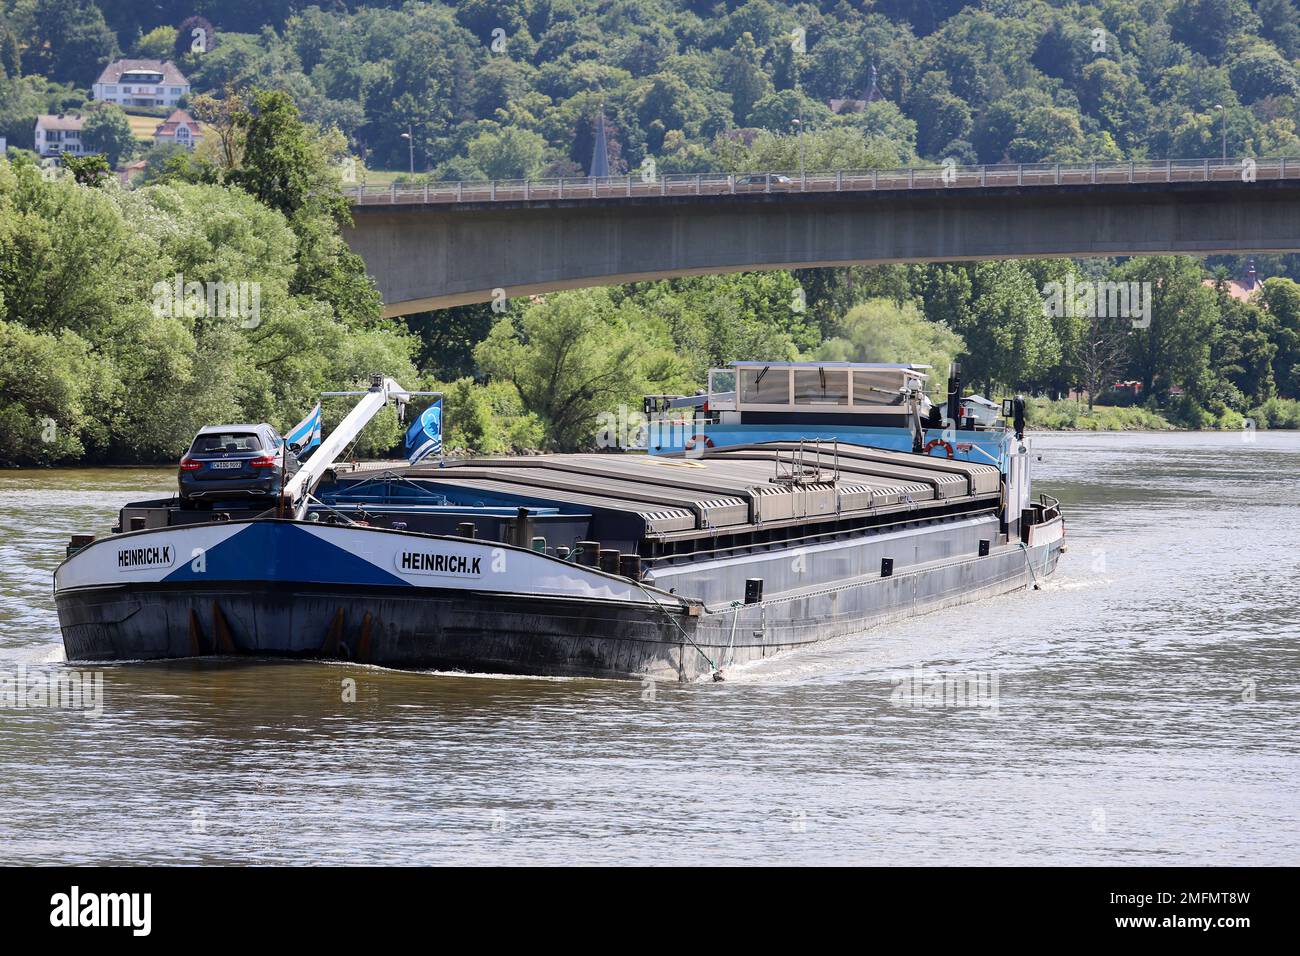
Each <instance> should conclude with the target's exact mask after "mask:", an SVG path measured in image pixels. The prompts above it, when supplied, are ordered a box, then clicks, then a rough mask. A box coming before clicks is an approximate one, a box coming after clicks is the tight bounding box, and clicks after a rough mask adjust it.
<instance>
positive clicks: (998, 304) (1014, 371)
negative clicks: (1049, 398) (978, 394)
mask: <svg viewBox="0 0 1300 956" xmlns="http://www.w3.org/2000/svg"><path fill="white" fill-rule="evenodd" d="M957 330H958V331H959V332H960V333H961V334H962V335H963V337H964V338H965V340H966V349H967V355H968V356H969V360H970V361H969V368H968V373H967V374H968V379H969V380H970V381H972V382H982V383H983V384H984V388H985V391H986V392H989V393H992V392H993V391H994V389H995V386H997V385H1007V386H1017V385H1024V384H1027V383H1033V382H1042V381H1043V380H1045V379H1046V377H1047V376H1048V373H1049V370H1050V369H1051V368H1052V366H1054V365H1055V364H1056V363H1057V362H1059V361H1060V357H1061V348H1060V343H1059V342H1058V341H1057V340H1056V335H1055V332H1054V330H1053V328H1052V322H1051V319H1050V317H1049V316H1047V315H1046V314H1045V310H1044V308H1043V299H1042V297H1041V296H1040V294H1039V291H1038V289H1037V287H1036V285H1035V283H1034V278H1033V276H1032V275H1031V274H1030V273H1029V272H1028V271H1027V270H1026V269H1025V268H1024V267H1023V266H1022V265H1021V264H1020V263H1018V262H981V263H978V264H977V265H976V266H975V267H974V269H973V270H972V272H971V297H970V302H969V306H968V311H967V313H966V315H965V317H964V320H963V321H962V322H961V323H960V324H959V325H958V326H957Z"/></svg>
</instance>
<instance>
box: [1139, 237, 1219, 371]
mask: <svg viewBox="0 0 1300 956" xmlns="http://www.w3.org/2000/svg"><path fill="white" fill-rule="evenodd" d="M1118 276H1119V278H1120V279H1121V280H1123V281H1128V282H1138V283H1147V284H1148V285H1146V286H1145V288H1146V289H1147V290H1149V293H1150V295H1151V323H1150V325H1148V326H1146V327H1145V328H1142V327H1135V328H1134V329H1133V330H1132V332H1131V333H1130V334H1129V361H1130V367H1131V368H1132V370H1133V373H1134V374H1135V375H1136V376H1137V378H1138V380H1139V381H1141V382H1142V394H1143V395H1152V394H1164V393H1167V392H1168V391H1169V388H1170V386H1172V385H1182V386H1184V387H1186V388H1188V389H1189V391H1194V392H1196V393H1197V394H1199V395H1201V396H1204V395H1206V394H1207V393H1208V386H1209V384H1210V380H1209V346H1210V338H1211V332H1212V330H1213V329H1214V326H1215V323H1216V322H1217V320H1218V317H1219V315H1218V308H1217V306H1216V304H1215V297H1214V292H1213V291H1212V290H1211V289H1207V288H1205V287H1204V286H1202V285H1201V268H1200V264H1199V263H1198V262H1197V261H1196V260H1195V259H1192V258H1190V257H1187V256H1141V257H1138V258H1136V259H1131V260H1129V262H1127V263H1126V264H1125V265H1124V266H1123V267H1122V268H1121V269H1120V270H1119V273H1118Z"/></svg>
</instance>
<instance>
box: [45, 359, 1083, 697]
mask: <svg viewBox="0 0 1300 956" xmlns="http://www.w3.org/2000/svg"><path fill="white" fill-rule="evenodd" d="M718 371H719V372H720V373H722V374H719V375H718V376H716V377H715V376H712V375H711V377H710V387H709V389H708V390H706V391H703V392H702V393H701V394H700V395H698V396H656V397H655V398H654V399H652V400H648V402H647V410H648V411H650V412H651V413H652V417H651V420H650V422H649V423H648V425H647V427H646V428H645V429H643V432H644V434H643V435H642V436H641V440H640V441H639V442H634V443H639V444H641V445H642V446H644V447H642V448H641V449H639V450H633V449H626V448H624V449H617V448H615V449H611V450H609V451H606V452H603V453H593V454H571V455H541V456H530V457H500V458H496V457H494V458H474V459H465V460H458V461H451V460H448V461H438V462H435V463H431V464H426V463H420V464H416V465H407V464H405V463H403V464H399V465H384V466H381V467H377V468H372V469H369V470H355V471H347V470H344V469H343V468H341V467H338V466H335V465H334V461H335V460H336V459H337V457H338V454H339V453H340V452H341V451H342V449H343V448H344V447H345V445H346V443H347V442H348V441H350V439H351V438H352V437H354V436H355V434H356V433H357V432H358V431H359V429H360V427H361V426H362V425H364V423H365V422H366V421H368V420H369V419H370V418H371V417H373V415H374V414H375V413H376V412H377V411H378V410H379V409H380V408H382V407H383V406H384V405H385V404H387V403H389V402H397V403H399V404H404V403H405V402H407V401H410V400H411V393H407V392H405V391H403V390H402V389H401V387H400V386H398V385H397V383H395V382H392V381H391V380H388V379H383V380H377V381H376V382H375V384H374V385H373V386H372V388H371V389H370V391H369V393H367V395H366V396H365V397H363V399H362V401H361V402H360V403H358V407H357V409H355V410H354V412H353V413H352V414H351V415H349V417H348V418H347V419H345V420H344V422H343V423H342V424H341V425H340V426H339V428H337V429H336V430H335V432H334V433H332V434H331V435H330V437H329V438H328V439H326V441H325V443H324V444H323V445H322V446H321V448H319V449H317V450H316V453H315V454H313V455H312V457H311V458H309V459H308V460H307V461H306V462H305V463H304V464H303V466H302V468H301V470H300V471H299V472H298V473H297V474H296V475H295V476H294V478H293V480H292V481H291V482H290V483H288V484H287V485H286V487H285V489H284V493H283V496H282V500H281V501H280V502H279V503H278V505H277V507H276V508H274V509H267V510H254V509H252V508H244V509H239V508H225V507H223V506H221V505H220V504H216V505H212V506H211V508H212V510H205V509H199V510H186V509H182V508H181V507H179V505H178V502H176V501H175V500H171V499H163V500H156V501H144V502H137V503H133V504H130V505H127V506H126V507H125V508H123V509H122V511H121V516H120V524H119V527H117V528H115V529H114V533H113V534H111V535H108V536H106V537H104V538H100V539H97V540H92V539H91V538H90V536H81V537H79V538H77V539H75V540H74V541H73V543H72V544H71V545H70V546H69V556H68V557H67V559H66V560H65V561H64V562H63V563H62V564H61V565H60V566H59V568H58V570H57V571H56V572H55V582H54V587H55V601H56V604H57V607H58V612H59V620H60V626H61V628H62V632H63V639H64V645H65V648H66V651H67V657H68V659H69V660H75V661H138V660H157V659H166V658H186V657H196V656H204V655H214V654H215V655H260V656H271V657H299V658H320V659H343V660H352V661H359V662H365V663H371V664H377V665H383V666H389V667H399V668H417V669H437V670H460V671H470V672H496V673H512V674H535V675H560V676H585V677H611V678H635V677H651V678H655V679H667V680H678V681H693V680H698V679H702V678H708V677H710V676H712V677H714V678H719V677H721V676H722V675H723V674H725V672H726V669H727V668H730V667H733V666H736V665H740V664H744V663H747V662H750V661H754V660H758V659H762V658H766V657H770V656H772V655H775V654H780V653H784V652H787V651H793V650H797V649H799V648H800V647H804V646H806V645H808V644H811V643H814V642H816V641H821V640H826V639H828V638H832V637H836V636H841V635H846V634H852V633H857V632H860V631H863V630H866V629H867V628H870V627H872V626H874V625H877V624H881V623H885V622H889V621H896V620H900V619H903V618H907V617H909V616H911V615H915V614H919V613H923V612H925V611H929V610H935V609H938V608H942V607H947V606H952V605H956V604H962V603H966V602H970V601H975V600H980V599H982V598H986V597H989V596H992V595H997V594H1003V593H1006V592H1009V591H1014V590H1017V589H1021V588H1025V587H1031V586H1036V585H1037V584H1039V583H1040V582H1041V581H1042V580H1044V579H1045V578H1046V577H1047V576H1049V575H1050V574H1051V573H1052V572H1053V570H1054V569H1055V566H1056V562H1057V559H1058V556H1059V554H1060V552H1061V550H1062V548H1063V542H1064V520H1063V518H1062V516H1061V513H1060V508H1059V504H1058V503H1057V502H1056V501H1055V500H1054V499H1052V498H1050V497H1049V496H1045V495H1040V496H1038V497H1037V498H1031V493H1030V480H1029V467H1030V466H1029V458H1030V456H1029V452H1028V448H1027V445H1026V443H1025V440H1024V436H1023V431H1022V428H1023V422H1020V423H1016V422H1015V421H1014V416H1015V408H1014V406H1011V407H1009V408H1008V409H1007V411H1008V412H1009V413H1010V414H1011V415H1012V417H1013V421H1012V422H1010V423H1009V424H1007V425H1001V424H998V425H987V424H979V423H977V422H976V421H974V420H973V419H971V418H962V417H961V413H960V409H961V406H960V404H959V399H957V398H955V395H956V392H957V391H958V390H957V389H955V387H954V385H953V384H952V383H951V382H950V386H949V392H950V395H949V399H950V400H949V401H948V402H947V403H946V404H944V405H940V406H937V407H934V406H931V405H930V403H929V402H928V400H927V399H925V397H924V391H923V383H924V378H925V375H924V372H923V370H921V369H920V368H919V367H916V366H878V365H849V364H843V363H823V364H820V365H819V364H816V363H811V364H789V365H775V364H773V365H760V364H742V365H738V366H735V367H733V368H731V369H726V370H718ZM783 383H784V384H783ZM949 411H950V412H952V413H953V416H952V417H950V416H948V415H945V414H943V413H944V412H949ZM932 426H938V427H932ZM891 446H892V447H891Z"/></svg>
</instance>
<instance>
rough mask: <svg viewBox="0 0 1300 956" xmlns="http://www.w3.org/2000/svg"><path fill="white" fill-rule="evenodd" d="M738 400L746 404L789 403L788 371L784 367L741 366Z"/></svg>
mask: <svg viewBox="0 0 1300 956" xmlns="http://www.w3.org/2000/svg"><path fill="white" fill-rule="evenodd" d="M740 400H741V401H742V402H744V403H745V404H746V405H789V404H790V371H789V369H786V368H773V367H772V366H770V365H769V366H765V367H763V368H742V369H741V370H740Z"/></svg>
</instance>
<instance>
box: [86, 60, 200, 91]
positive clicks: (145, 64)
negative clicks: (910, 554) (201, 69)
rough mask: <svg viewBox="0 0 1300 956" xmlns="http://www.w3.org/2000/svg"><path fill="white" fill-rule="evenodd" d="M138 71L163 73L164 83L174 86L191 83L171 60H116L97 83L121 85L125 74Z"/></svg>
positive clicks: (106, 68)
mask: <svg viewBox="0 0 1300 956" xmlns="http://www.w3.org/2000/svg"><path fill="white" fill-rule="evenodd" d="M136 70H138V71H142V72H146V73H161V74H162V77H163V79H162V81H163V83H164V84H170V85H172V86H181V85H186V84H188V83H189V82H190V81H189V80H187V79H186V78H185V74H184V73H182V72H181V71H180V70H179V69H177V68H176V64H175V63H173V62H172V61H171V60H114V61H113V62H112V63H110V64H109V65H108V66H106V67H104V72H103V73H101V74H99V79H98V80H96V81H95V82H96V83H121V82H122V74H123V73H129V72H132V71H136Z"/></svg>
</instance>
